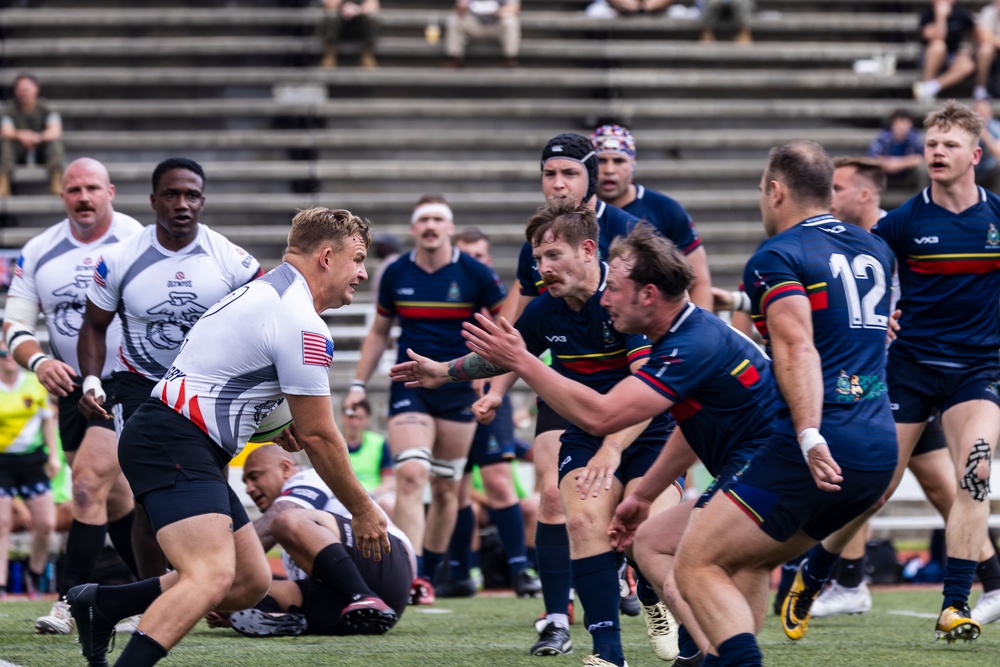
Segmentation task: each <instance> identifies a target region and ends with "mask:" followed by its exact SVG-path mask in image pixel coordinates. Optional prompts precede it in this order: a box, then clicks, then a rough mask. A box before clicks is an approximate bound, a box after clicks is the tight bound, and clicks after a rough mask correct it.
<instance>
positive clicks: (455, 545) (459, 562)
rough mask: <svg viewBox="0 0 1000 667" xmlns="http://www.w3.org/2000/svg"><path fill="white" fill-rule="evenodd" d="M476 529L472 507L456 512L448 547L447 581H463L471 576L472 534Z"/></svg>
mask: <svg viewBox="0 0 1000 667" xmlns="http://www.w3.org/2000/svg"><path fill="white" fill-rule="evenodd" d="M475 529H476V515H475V513H474V512H473V511H472V505H469V506H467V507H463V508H462V509H460V510H458V517H457V518H456V520H455V530H453V531H452V533H451V543H450V544H449V545H448V556H449V558H448V566H449V572H448V579H450V580H451V581H465V580H466V579H468V578H469V577H470V576H471V575H470V574H469V568H470V567H471V566H472V532H473V531H474V530H475Z"/></svg>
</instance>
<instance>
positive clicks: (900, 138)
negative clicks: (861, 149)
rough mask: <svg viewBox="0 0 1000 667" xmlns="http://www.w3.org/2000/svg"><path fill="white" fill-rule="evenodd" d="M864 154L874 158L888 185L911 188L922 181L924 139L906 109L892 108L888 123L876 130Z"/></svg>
mask: <svg viewBox="0 0 1000 667" xmlns="http://www.w3.org/2000/svg"><path fill="white" fill-rule="evenodd" d="M868 157H873V158H878V160H879V161H880V162H881V163H882V169H883V170H885V173H886V177H887V178H888V181H889V187H890V188H892V187H907V188H910V189H913V188H915V187H917V186H918V185H919V184H920V183H921V182H922V180H923V176H922V173H921V172H922V171H923V170H922V169H921V167H923V164H924V140H923V139H922V138H921V137H920V132H919V131H917V129H916V128H914V127H913V114H912V113H911V112H910V111H909V109H896V110H895V111H893V112H892V115H891V116H890V117H889V126H888V127H886V128H884V129H882V130H879V133H878V134H877V135H876V136H875V139H874V140H873V141H872V143H871V146H869V147H868Z"/></svg>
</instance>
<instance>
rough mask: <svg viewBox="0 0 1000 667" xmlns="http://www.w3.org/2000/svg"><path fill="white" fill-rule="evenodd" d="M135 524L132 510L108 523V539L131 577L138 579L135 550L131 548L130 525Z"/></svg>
mask: <svg viewBox="0 0 1000 667" xmlns="http://www.w3.org/2000/svg"><path fill="white" fill-rule="evenodd" d="M134 523H135V510H132V511H131V512H129V513H128V514H126V515H125V516H123V517H122V518H120V519H118V520H117V521H109V522H108V537H110V538H111V544H112V545H114V547H115V551H117V552H118V555H119V556H120V557H121V559H122V561H124V562H125V566H126V567H128V569H129V570H130V571H131V572H132V576H134V577H135V578H136V579H139V578H140V577H139V566H138V565H137V564H136V560H135V550H134V549H133V548H132V524H134Z"/></svg>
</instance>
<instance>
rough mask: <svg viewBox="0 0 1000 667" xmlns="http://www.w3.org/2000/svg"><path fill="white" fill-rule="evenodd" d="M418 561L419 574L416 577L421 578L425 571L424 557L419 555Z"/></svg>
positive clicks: (417, 556)
mask: <svg viewBox="0 0 1000 667" xmlns="http://www.w3.org/2000/svg"><path fill="white" fill-rule="evenodd" d="M416 559H417V572H416V574H415V575H414V576H417V577H420V576H423V571H424V555H423V554H417V555H416Z"/></svg>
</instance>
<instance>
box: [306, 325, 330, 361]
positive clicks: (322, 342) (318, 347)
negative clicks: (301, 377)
mask: <svg viewBox="0 0 1000 667" xmlns="http://www.w3.org/2000/svg"><path fill="white" fill-rule="evenodd" d="M332 362H333V341H332V340H330V339H329V338H327V337H326V336H323V335H321V334H318V333H313V332H311V331H303V332H302V363H303V364H305V365H306V366H327V367H329V366H330V364H331V363H332Z"/></svg>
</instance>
